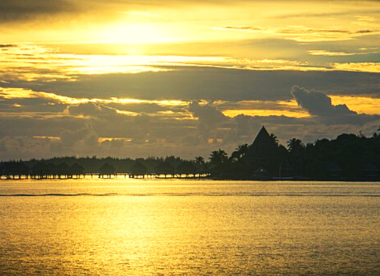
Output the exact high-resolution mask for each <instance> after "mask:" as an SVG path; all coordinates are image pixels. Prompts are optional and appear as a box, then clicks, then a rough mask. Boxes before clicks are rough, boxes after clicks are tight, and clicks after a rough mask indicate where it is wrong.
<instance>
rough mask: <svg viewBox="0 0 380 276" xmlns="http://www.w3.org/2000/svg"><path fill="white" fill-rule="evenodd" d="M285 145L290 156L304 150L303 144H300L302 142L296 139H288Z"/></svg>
mask: <svg viewBox="0 0 380 276" xmlns="http://www.w3.org/2000/svg"><path fill="white" fill-rule="evenodd" d="M287 144H288V150H289V153H291V154H294V153H301V152H302V151H303V150H304V149H305V145H304V143H302V141H301V140H300V139H297V138H292V139H290V140H289V141H288V142H287Z"/></svg>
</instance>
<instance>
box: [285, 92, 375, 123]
mask: <svg viewBox="0 0 380 276" xmlns="http://www.w3.org/2000/svg"><path fill="white" fill-rule="evenodd" d="M291 94H292V95H293V97H294V98H295V100H296V101H297V103H298V105H299V106H301V107H302V108H303V109H305V110H307V111H308V112H309V114H310V115H315V116H316V121H317V122H320V123H322V124H325V125H364V124H366V123H369V122H373V121H378V120H379V119H380V116H377V115H373V116H371V115H366V114H358V113H356V112H355V111H352V110H350V109H349V108H348V107H347V106H346V105H345V104H341V105H333V104H332V102H331V98H330V97H329V96H327V95H326V94H325V93H323V92H320V91H316V90H307V89H305V88H303V87H299V86H293V87H292V89H291Z"/></svg>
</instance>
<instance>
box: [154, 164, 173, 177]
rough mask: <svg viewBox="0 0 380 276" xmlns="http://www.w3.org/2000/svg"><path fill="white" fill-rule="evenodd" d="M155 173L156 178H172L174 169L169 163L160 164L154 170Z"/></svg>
mask: <svg viewBox="0 0 380 276" xmlns="http://www.w3.org/2000/svg"><path fill="white" fill-rule="evenodd" d="M154 172H155V173H156V177H160V175H164V177H165V178H167V177H168V176H170V177H174V173H175V169H174V167H173V166H172V165H171V164H170V163H169V162H161V163H159V164H158V165H157V166H156V168H155V169H154Z"/></svg>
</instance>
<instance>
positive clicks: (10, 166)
mask: <svg viewBox="0 0 380 276" xmlns="http://www.w3.org/2000/svg"><path fill="white" fill-rule="evenodd" d="M3 176H4V177H5V178H6V179H24V178H28V177H29V168H28V166H26V165H25V164H24V163H23V162H22V161H13V162H5V163H3V164H2V165H1V167H0V178H1V177H3Z"/></svg>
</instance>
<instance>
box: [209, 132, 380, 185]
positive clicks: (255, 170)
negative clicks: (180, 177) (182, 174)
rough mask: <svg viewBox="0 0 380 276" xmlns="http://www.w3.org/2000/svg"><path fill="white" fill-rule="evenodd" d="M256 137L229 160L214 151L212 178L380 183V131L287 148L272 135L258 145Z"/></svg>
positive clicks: (294, 141)
mask: <svg viewBox="0 0 380 276" xmlns="http://www.w3.org/2000/svg"><path fill="white" fill-rule="evenodd" d="M263 129H264V128H263ZM264 130H265V129H264ZM259 136H260V134H259ZM259 136H258V137H257V138H256V140H255V141H254V142H253V143H252V144H251V145H248V144H243V145H239V146H238V147H237V148H236V149H235V151H234V152H232V154H231V156H228V155H227V153H226V152H225V151H224V150H221V149H219V150H217V151H213V152H212V153H211V155H210V158H209V160H210V161H209V164H208V166H209V170H210V172H211V173H212V175H213V176H215V177H217V178H221V179H285V178H288V179H300V180H302V179H314V180H380V128H379V129H378V130H377V132H375V133H374V134H373V135H372V136H371V137H365V136H364V135H362V134H359V135H355V134H341V135H339V136H338V137H337V138H336V139H332V140H328V139H321V140H316V141H315V142H314V143H307V144H304V143H303V142H302V141H301V140H300V139H297V138H292V139H290V140H289V141H288V142H287V147H284V146H283V145H281V144H279V143H278V140H277V137H276V136H275V135H274V134H271V135H268V136H267V138H265V135H263V137H264V139H263V140H266V141H264V142H263V141H258V140H260V139H259ZM257 142H258V143H257ZM270 144H272V146H270ZM255 146H257V148H256V149H254V147H255ZM259 148H266V150H264V151H262V152H260V150H258V149H259Z"/></svg>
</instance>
